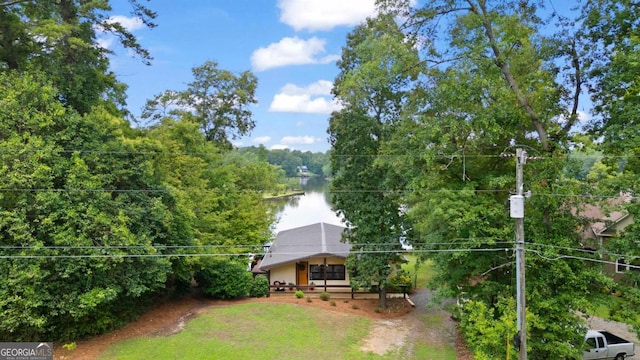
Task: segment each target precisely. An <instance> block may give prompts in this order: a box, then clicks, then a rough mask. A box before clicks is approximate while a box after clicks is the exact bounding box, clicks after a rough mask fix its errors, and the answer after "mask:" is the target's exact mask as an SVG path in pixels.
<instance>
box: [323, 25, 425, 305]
mask: <svg viewBox="0 0 640 360" xmlns="http://www.w3.org/2000/svg"><path fill="white" fill-rule="evenodd" d="M416 60H417V54H416V53H415V52H414V50H413V49H412V47H411V43H410V42H405V38H404V36H403V35H402V33H401V32H400V30H399V29H398V27H397V25H396V24H395V22H394V20H393V18H392V17H390V16H389V15H381V16H380V17H378V18H376V19H370V20H368V21H367V23H366V24H363V25H361V26H359V27H357V28H356V29H355V30H354V31H353V32H352V33H351V34H349V36H348V39H347V47H346V48H345V49H344V50H343V54H342V59H341V60H340V61H339V63H338V65H339V68H340V74H339V75H338V77H337V79H336V82H335V84H334V90H333V91H334V93H335V94H336V96H337V97H338V98H339V99H340V100H341V101H342V102H343V103H344V104H345V107H344V108H343V109H342V110H340V111H339V112H335V113H333V114H332V116H331V119H330V123H329V135H330V141H331V144H332V146H333V151H332V152H331V154H330V159H331V169H332V173H333V179H332V182H331V189H332V192H333V199H332V203H333V204H334V208H335V209H336V211H338V212H339V213H341V214H343V215H344V217H345V218H346V220H347V222H348V224H349V225H351V226H350V227H348V228H347V230H345V232H344V235H343V237H344V239H345V240H347V241H349V243H350V244H351V245H352V248H351V254H350V255H349V257H348V258H347V262H346V265H347V268H348V270H349V273H350V274H351V276H350V280H351V286H352V287H354V288H360V287H363V288H369V287H371V285H372V284H374V283H375V284H377V285H378V288H379V289H380V306H381V307H382V308H384V307H385V306H386V282H387V278H388V276H389V275H390V274H391V272H392V270H393V268H392V266H395V264H396V262H397V260H398V257H397V254H396V251H399V250H401V245H402V244H401V240H402V239H403V238H407V236H408V231H409V229H410V228H411V227H410V226H408V225H407V224H406V220H405V218H404V213H403V212H402V211H401V199H400V197H399V196H398V193H397V192H396V191H395V190H396V189H398V188H401V187H402V186H404V182H403V181H402V178H401V177H400V176H398V175H399V174H397V173H396V172H395V168H394V167H393V166H390V165H389V164H385V163H380V162H377V161H376V159H377V156H378V155H379V154H380V153H381V152H382V146H383V144H384V143H385V141H387V140H388V139H389V137H390V135H391V134H392V131H391V130H392V128H393V124H394V122H396V121H397V120H398V117H399V113H400V109H401V108H402V104H403V103H404V102H405V101H406V100H407V96H408V93H407V92H406V91H405V87H406V86H407V85H408V84H409V83H410V81H411V78H412V73H411V72H406V71H405V70H406V69H408V66H407V65H408V64H409V63H411V62H412V61H416Z"/></svg>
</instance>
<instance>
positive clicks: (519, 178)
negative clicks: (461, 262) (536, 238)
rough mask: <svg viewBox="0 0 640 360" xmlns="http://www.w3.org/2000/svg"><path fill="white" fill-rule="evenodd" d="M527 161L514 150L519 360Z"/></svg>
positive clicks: (523, 355) (523, 358)
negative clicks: (525, 166)
mask: <svg viewBox="0 0 640 360" xmlns="http://www.w3.org/2000/svg"><path fill="white" fill-rule="evenodd" d="M526 161H527V153H526V151H524V150H523V149H517V150H516V195H512V196H511V197H510V198H509V200H510V202H511V217H512V218H514V219H515V222H516V225H515V227H516V231H515V234H516V286H517V311H518V334H517V335H516V338H514V340H516V341H515V342H516V344H518V345H519V350H520V351H519V355H520V356H519V357H518V359H519V360H527V317H526V310H525V309H526V302H525V282H524V279H525V276H524V271H525V261H524V258H525V256H524V195H523V187H524V181H523V175H522V168H523V165H524V164H525V163H526Z"/></svg>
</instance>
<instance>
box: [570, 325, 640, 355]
mask: <svg viewBox="0 0 640 360" xmlns="http://www.w3.org/2000/svg"><path fill="white" fill-rule="evenodd" d="M633 355H635V344H634V343H632V342H631V341H628V340H625V339H623V338H621V337H619V336H616V335H613V334H612V333H610V332H607V331H597V330H589V331H588V332H587V336H585V350H584V355H583V356H582V359H583V360H600V359H603V360H604V359H615V360H624V359H626V358H628V357H631V356H633Z"/></svg>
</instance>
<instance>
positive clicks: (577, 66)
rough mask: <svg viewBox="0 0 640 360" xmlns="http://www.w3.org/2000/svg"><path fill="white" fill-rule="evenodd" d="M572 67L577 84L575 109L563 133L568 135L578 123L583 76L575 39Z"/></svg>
mask: <svg viewBox="0 0 640 360" xmlns="http://www.w3.org/2000/svg"><path fill="white" fill-rule="evenodd" d="M571 65H573V68H574V69H575V71H576V75H575V76H576V80H575V81H576V83H575V90H574V92H573V107H572V109H571V116H569V119H567V123H566V124H565V125H564V127H563V128H562V131H564V132H565V133H568V132H569V131H570V130H571V128H572V127H573V125H575V123H576V121H578V102H579V100H580V89H581V87H582V76H581V74H580V71H581V68H580V58H579V57H578V52H577V51H576V40H575V39H573V41H572V42H571Z"/></svg>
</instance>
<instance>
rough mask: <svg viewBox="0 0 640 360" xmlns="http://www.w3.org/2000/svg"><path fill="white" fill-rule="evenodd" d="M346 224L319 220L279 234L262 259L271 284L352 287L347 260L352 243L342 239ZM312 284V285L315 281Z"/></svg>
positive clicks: (302, 286) (261, 264)
mask: <svg viewBox="0 0 640 360" xmlns="http://www.w3.org/2000/svg"><path fill="white" fill-rule="evenodd" d="M345 229H346V228H345V227H343V226H337V225H331V224H327V223H322V222H321V223H317V224H312V225H307V226H302V227H299V228H295V229H289V230H283V231H280V232H279V233H278V235H277V236H276V239H275V240H274V241H273V243H272V244H271V246H270V247H269V249H268V250H267V251H266V253H265V254H264V257H263V259H262V261H261V262H260V265H259V266H260V270H262V271H266V272H267V274H268V275H267V277H268V278H269V283H270V284H271V285H276V284H280V285H282V287H278V288H275V289H278V290H280V289H282V290H284V289H286V288H288V287H289V286H290V285H289V284H292V285H291V287H292V288H293V287H295V288H302V289H309V288H310V287H311V285H315V286H316V287H318V288H324V289H326V288H327V287H332V290H334V291H335V289H339V288H340V287H341V288H342V289H345V290H348V291H350V289H349V274H348V273H347V271H346V268H345V259H346V258H347V256H348V255H349V251H350V250H351V245H349V244H348V243H344V242H342V232H343V231H344V230H345ZM312 283H313V284H312Z"/></svg>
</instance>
